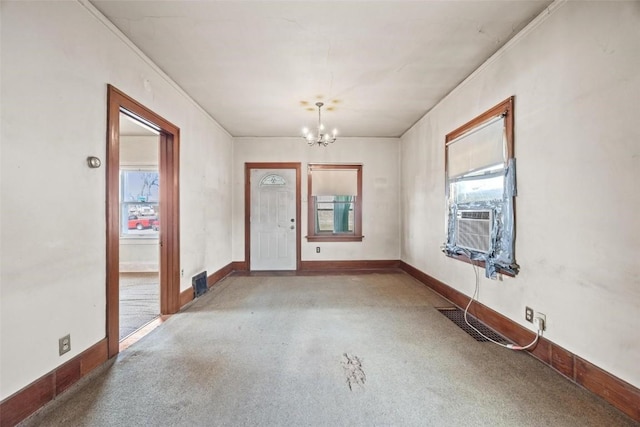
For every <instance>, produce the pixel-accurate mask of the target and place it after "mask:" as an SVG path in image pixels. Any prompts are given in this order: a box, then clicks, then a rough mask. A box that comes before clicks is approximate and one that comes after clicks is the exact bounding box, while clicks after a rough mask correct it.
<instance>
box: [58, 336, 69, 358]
mask: <svg viewBox="0 0 640 427" xmlns="http://www.w3.org/2000/svg"><path fill="white" fill-rule="evenodd" d="M69 350H71V334H69V335H65V336H64V337H62V338H60V339H59V340H58V352H59V353H60V356H62V355H63V354H65V353H67V352H68V351H69Z"/></svg>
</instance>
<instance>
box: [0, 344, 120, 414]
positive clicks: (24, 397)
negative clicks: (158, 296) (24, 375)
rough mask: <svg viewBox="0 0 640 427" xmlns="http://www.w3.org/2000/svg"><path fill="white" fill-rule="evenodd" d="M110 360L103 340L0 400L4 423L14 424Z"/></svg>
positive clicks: (0, 410) (0, 411) (0, 412)
mask: <svg viewBox="0 0 640 427" xmlns="http://www.w3.org/2000/svg"><path fill="white" fill-rule="evenodd" d="M106 361H107V339H106V338H105V339H103V340H101V341H99V342H98V343H96V344H94V345H93V346H91V347H89V348H88V349H87V350H85V351H84V352H82V353H80V354H79V355H77V356H76V357H74V358H73V359H71V360H69V361H68V362H66V363H65V364H63V365H61V366H59V367H57V368H56V369H54V370H53V371H51V372H49V373H48V374H45V375H43V376H42V377H41V378H39V379H37V380H36V381H34V382H32V383H31V384H29V385H28V386H26V387H25V388H23V389H22V390H20V391H18V392H16V393H14V394H13V395H11V396H9V397H7V398H6V399H5V400H3V401H2V402H1V403H0V426H1V427H13V426H15V425H16V424H18V423H19V422H21V421H22V420H24V419H25V418H27V417H28V416H29V415H31V414H33V413H34V412H35V411H37V410H38V409H40V408H41V407H42V406H44V405H45V404H47V403H48V402H50V401H51V400H53V399H54V398H55V397H56V396H58V395H60V394H61V393H62V392H64V391H65V390H67V389H68V388H69V387H71V386H72V385H73V384H75V383H76V382H77V381H78V380H79V379H80V378H82V377H83V376H85V375H87V374H88V373H89V372H91V371H92V370H93V369H94V368H96V367H97V366H99V365H101V364H102V363H104V362H106Z"/></svg>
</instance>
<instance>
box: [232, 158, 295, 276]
mask: <svg viewBox="0 0 640 427" xmlns="http://www.w3.org/2000/svg"><path fill="white" fill-rule="evenodd" d="M251 169H295V171H296V270H299V269H300V260H301V250H302V244H301V240H300V239H301V237H300V215H301V214H300V200H301V190H300V182H301V178H300V163H287V162H277V163H245V164H244V262H245V263H246V265H247V269H249V268H250V267H251Z"/></svg>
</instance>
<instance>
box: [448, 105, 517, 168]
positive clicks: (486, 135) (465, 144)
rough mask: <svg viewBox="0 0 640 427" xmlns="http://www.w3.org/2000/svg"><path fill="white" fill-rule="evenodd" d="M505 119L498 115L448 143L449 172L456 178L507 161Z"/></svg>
mask: <svg viewBox="0 0 640 427" xmlns="http://www.w3.org/2000/svg"><path fill="white" fill-rule="evenodd" d="M506 150H507V148H506V144H505V139H504V119H503V117H502V116H501V117H497V118H495V119H494V120H492V121H490V122H488V123H487V124H485V125H483V126H482V127H480V128H478V129H474V130H473V131H471V132H469V133H468V134H464V135H462V136H460V137H458V138H456V139H454V140H453V141H450V142H449V143H448V152H447V172H448V174H449V177H450V178H455V177H457V176H460V175H464V174H467V173H469V172H473V171H477V170H479V169H483V168H486V167H487V166H492V165H495V164H499V163H506V155H507V154H506Z"/></svg>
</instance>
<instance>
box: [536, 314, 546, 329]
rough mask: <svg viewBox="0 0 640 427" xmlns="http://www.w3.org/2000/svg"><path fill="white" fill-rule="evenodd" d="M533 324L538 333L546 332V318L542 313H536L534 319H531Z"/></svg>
mask: <svg viewBox="0 0 640 427" xmlns="http://www.w3.org/2000/svg"><path fill="white" fill-rule="evenodd" d="M533 324H534V325H536V328H538V330H539V331H546V330H547V316H546V315H544V314H542V313H536V316H535V318H534V319H533Z"/></svg>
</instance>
